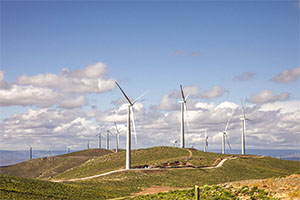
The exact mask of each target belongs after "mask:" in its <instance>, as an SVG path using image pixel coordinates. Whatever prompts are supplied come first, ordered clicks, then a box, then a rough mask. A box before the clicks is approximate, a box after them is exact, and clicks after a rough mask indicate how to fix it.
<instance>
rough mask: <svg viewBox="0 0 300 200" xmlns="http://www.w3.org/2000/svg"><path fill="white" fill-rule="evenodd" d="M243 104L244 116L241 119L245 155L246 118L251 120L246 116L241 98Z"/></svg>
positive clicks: (243, 152) (244, 152) (243, 153)
mask: <svg viewBox="0 0 300 200" xmlns="http://www.w3.org/2000/svg"><path fill="white" fill-rule="evenodd" d="M241 104H242V112H243V116H242V118H240V120H241V121H242V155H245V154H246V151H245V133H246V120H248V121H250V119H247V118H246V115H245V109H244V104H243V100H241Z"/></svg>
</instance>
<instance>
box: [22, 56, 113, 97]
mask: <svg viewBox="0 0 300 200" xmlns="http://www.w3.org/2000/svg"><path fill="white" fill-rule="evenodd" d="M18 83H19V84H22V85H32V86H37V87H49V88H54V89H59V90H60V91H62V92H68V93H77V94H84V93H103V92H106V91H109V90H112V89H113V88H114V87H115V79H107V78H106V65H105V64H103V63H101V62H98V63H96V64H94V65H88V66H86V67H85V68H83V69H78V70H74V71H71V70H69V69H63V70H62V72H61V73H60V74H59V75H56V74H51V73H49V74H38V75H35V76H26V75H22V76H20V77H19V78H18Z"/></svg>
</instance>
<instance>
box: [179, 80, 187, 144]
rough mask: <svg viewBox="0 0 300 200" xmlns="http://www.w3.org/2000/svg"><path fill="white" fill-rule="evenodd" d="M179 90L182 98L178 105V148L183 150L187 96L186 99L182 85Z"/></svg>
mask: <svg viewBox="0 0 300 200" xmlns="http://www.w3.org/2000/svg"><path fill="white" fill-rule="evenodd" d="M180 90H181V97H182V101H179V103H180V105H181V135H180V138H181V144H180V147H181V148H184V143H185V142H184V117H186V116H187V109H186V100H187V99H188V97H189V94H188V95H187V96H186V97H185V96H184V92H183V89H182V85H180ZM186 118H187V117H186ZM187 125H188V126H189V124H188V120H187Z"/></svg>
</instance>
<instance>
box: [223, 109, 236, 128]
mask: <svg viewBox="0 0 300 200" xmlns="http://www.w3.org/2000/svg"><path fill="white" fill-rule="evenodd" d="M233 111H234V110H232V112H231V114H230V116H229V118H228V120H227V124H226V127H225V129H224V132H227V129H228V126H229V123H230V120H231V118H232V115H233Z"/></svg>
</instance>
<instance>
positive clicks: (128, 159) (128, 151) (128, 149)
mask: <svg viewBox="0 0 300 200" xmlns="http://www.w3.org/2000/svg"><path fill="white" fill-rule="evenodd" d="M116 85H117V86H118V88H119V89H120V90H121V92H122V93H123V95H124V97H125V98H126V100H127V101H128V103H129V105H128V110H127V114H128V115H127V144H126V169H130V168H131V126H130V122H131V119H130V118H131V115H132V123H133V130H134V133H135V142H136V143H137V138H136V131H135V122H134V115H133V106H134V104H135V103H136V102H137V101H138V100H139V99H140V98H142V97H143V96H144V95H145V94H146V93H148V92H149V91H147V92H145V93H143V94H142V95H140V96H139V97H138V98H137V99H136V100H134V101H131V100H130V99H129V97H128V96H127V95H126V93H125V92H124V91H123V90H122V88H121V86H120V85H119V84H118V83H117V82H116Z"/></svg>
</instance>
